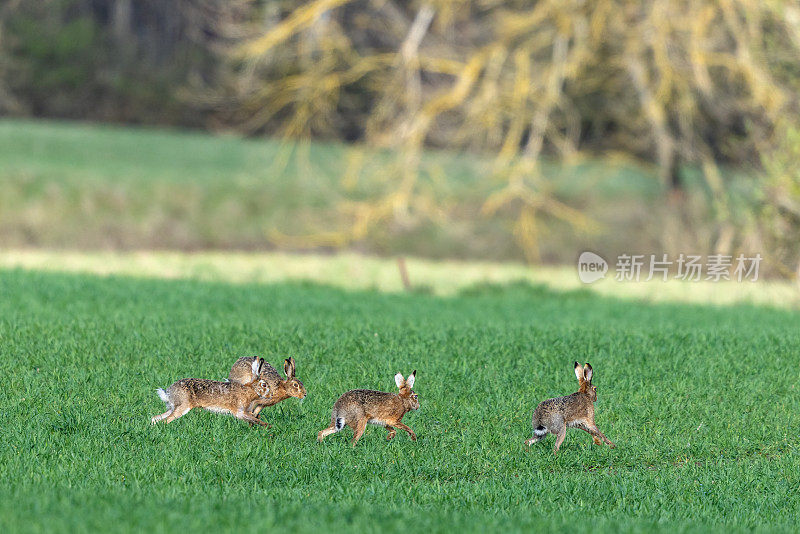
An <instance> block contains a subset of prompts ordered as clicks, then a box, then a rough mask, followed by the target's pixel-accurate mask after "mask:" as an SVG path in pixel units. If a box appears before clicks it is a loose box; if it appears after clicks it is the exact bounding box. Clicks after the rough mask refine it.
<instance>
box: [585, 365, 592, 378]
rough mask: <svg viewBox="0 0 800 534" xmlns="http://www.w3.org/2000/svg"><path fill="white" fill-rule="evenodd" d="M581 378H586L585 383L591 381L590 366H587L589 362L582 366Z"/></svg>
mask: <svg viewBox="0 0 800 534" xmlns="http://www.w3.org/2000/svg"><path fill="white" fill-rule="evenodd" d="M583 376H585V377H586V381H587V382H591V381H592V366H591V365H589V362H586V365H584V366H583Z"/></svg>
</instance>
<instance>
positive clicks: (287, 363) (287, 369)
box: [283, 357, 294, 378]
mask: <svg viewBox="0 0 800 534" xmlns="http://www.w3.org/2000/svg"><path fill="white" fill-rule="evenodd" d="M283 372H284V373H286V378H294V358H291V357H290V358H286V359H285V360H284V361H283Z"/></svg>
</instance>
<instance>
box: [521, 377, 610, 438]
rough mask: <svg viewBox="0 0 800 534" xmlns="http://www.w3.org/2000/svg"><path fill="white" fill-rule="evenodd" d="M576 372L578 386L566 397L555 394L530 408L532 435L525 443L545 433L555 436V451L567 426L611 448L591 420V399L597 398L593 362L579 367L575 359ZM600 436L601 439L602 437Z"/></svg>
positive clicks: (592, 401) (592, 412) (594, 400)
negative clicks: (577, 429) (593, 379)
mask: <svg viewBox="0 0 800 534" xmlns="http://www.w3.org/2000/svg"><path fill="white" fill-rule="evenodd" d="M575 376H577V377H578V384H580V387H579V388H578V391H577V392H576V393H573V394H572V395H567V396H566V397H557V398H555V399H547V400H546V401H542V402H541V403H540V404H539V406H537V407H536V410H534V412H533V437H532V438H531V439H528V440H525V445H528V446H530V445H532V444H534V443H536V442H537V441H539V440H541V439H542V438H544V437H545V436H546V435H547V433H548V432H549V433H551V434H555V435H556V436H558V438H557V439H556V447H555V449H553V452H558V448H559V447H561V443H562V442H563V441H564V437H566V435H567V427H572V428H580V429H581V430H585V431H586V432H588V433H589V434H591V435H592V439H593V440H594V442H595V444H596V445H601V444H602V443H603V442H606V443H607V444H608V445H610V446H611V448H614V447H615V445H614V444H613V443H612V442H611V440H609V439H608V438H607V437H605V436H604V435H603V433H602V432H600V429H599V428H597V425H595V424H594V403H595V402H597V388H596V387H595V386H593V385H592V366H591V365H589V364H588V363H587V364H586V365H585V366H583V367H581V364H579V363H578V362H575ZM601 440H602V441H601Z"/></svg>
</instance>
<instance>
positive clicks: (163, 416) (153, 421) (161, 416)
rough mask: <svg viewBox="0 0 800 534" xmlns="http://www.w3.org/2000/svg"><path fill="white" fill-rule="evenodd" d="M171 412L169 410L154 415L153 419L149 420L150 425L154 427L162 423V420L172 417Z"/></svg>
mask: <svg viewBox="0 0 800 534" xmlns="http://www.w3.org/2000/svg"><path fill="white" fill-rule="evenodd" d="M173 411H174V410H172V409H169V410H167V411H166V412H164V413H162V414H159V415H154V416H153V417H151V418H150V424H151V425H154V424H156V423H158V422H159V421H162V420H164V419H166V418H167V417H169V416H170V415H172V412H173Z"/></svg>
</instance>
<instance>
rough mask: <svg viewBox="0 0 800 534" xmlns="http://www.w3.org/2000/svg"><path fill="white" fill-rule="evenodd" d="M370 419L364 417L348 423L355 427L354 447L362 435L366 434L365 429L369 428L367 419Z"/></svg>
mask: <svg viewBox="0 0 800 534" xmlns="http://www.w3.org/2000/svg"><path fill="white" fill-rule="evenodd" d="M368 420H369V418H367V417H362V418H361V419H359V420H358V421H357V422H356V423H348V425H349V426H350V428H352V429H353V432H354V434H353V442H352V443H353V447H355V446H356V443H358V440H360V439H361V436H362V435H363V434H364V430H365V429H366V428H367V421H368Z"/></svg>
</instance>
